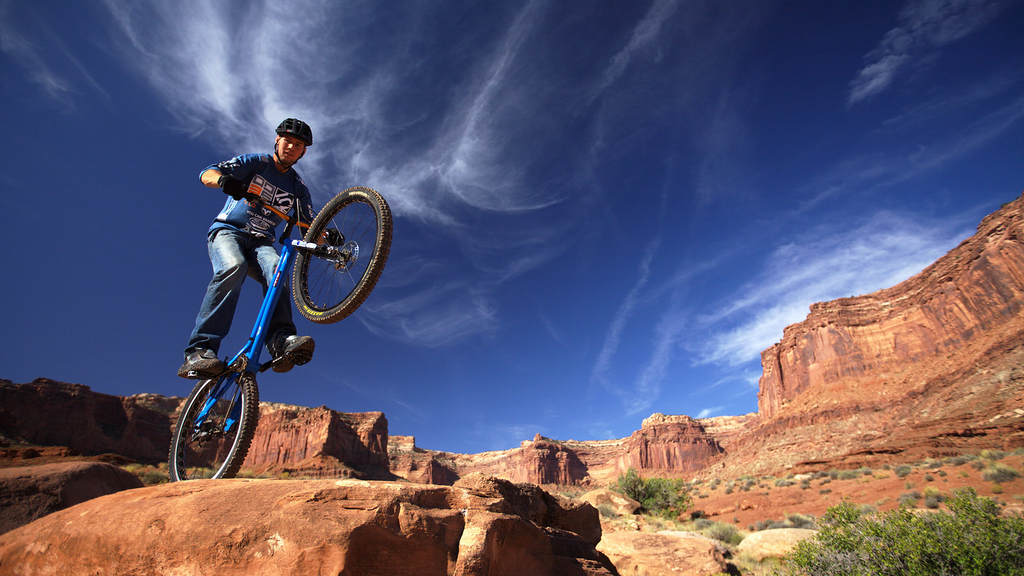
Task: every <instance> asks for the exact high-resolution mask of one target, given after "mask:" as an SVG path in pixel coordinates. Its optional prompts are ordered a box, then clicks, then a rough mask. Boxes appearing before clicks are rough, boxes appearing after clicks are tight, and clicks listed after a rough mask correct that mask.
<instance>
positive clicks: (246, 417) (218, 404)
mask: <svg viewBox="0 0 1024 576" xmlns="http://www.w3.org/2000/svg"><path fill="white" fill-rule="evenodd" d="M223 379H233V380H232V381H231V383H230V385H229V386H228V389H227V391H226V393H224V394H222V395H221V397H220V399H219V400H217V401H215V403H214V405H213V408H212V409H211V410H210V411H209V413H208V414H207V416H206V418H205V419H204V420H203V421H202V422H197V418H198V417H199V414H200V413H201V412H202V410H203V407H204V406H205V405H206V404H207V402H208V400H209V399H210V395H211V394H212V393H213V392H214V390H215V389H216V386H217V384H218V383H219V382H221V381H222V380H223ZM232 399H235V401H236V402H241V407H240V410H238V411H237V414H236V415H237V416H239V419H238V420H237V421H236V422H234V424H233V426H232V429H231V430H230V431H228V432H227V433H225V432H224V427H225V421H226V419H227V418H229V417H230V416H231V414H230V412H231V407H232V404H231V403H232ZM259 418H260V398H259V389H258V388H257V387H256V377H255V376H254V375H253V374H252V373H250V372H243V373H241V374H237V375H236V374H234V373H229V374H227V375H224V376H221V377H219V378H213V379H210V380H201V381H200V382H199V383H198V384H196V386H195V388H193V390H192V393H191V394H190V395H189V397H188V399H187V400H185V403H184V404H183V405H182V408H181V412H180V413H179V415H178V421H177V423H176V424H175V426H174V434H173V436H172V437H171V450H170V454H169V458H168V471H169V475H170V479H171V482H176V481H178V480H195V479H200V478H233V477H234V476H235V474H237V473H238V469H239V468H241V467H242V462H243V461H244V460H245V456H246V454H248V452H249V446H250V445H251V444H252V438H253V435H254V434H255V433H256V425H257V423H258V422H259Z"/></svg>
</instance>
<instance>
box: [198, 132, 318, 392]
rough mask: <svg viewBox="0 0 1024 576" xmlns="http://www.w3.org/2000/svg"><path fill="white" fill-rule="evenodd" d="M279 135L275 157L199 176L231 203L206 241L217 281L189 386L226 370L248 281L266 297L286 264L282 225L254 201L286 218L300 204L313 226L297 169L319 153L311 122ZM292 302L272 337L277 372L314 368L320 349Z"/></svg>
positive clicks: (205, 307)
mask: <svg viewBox="0 0 1024 576" xmlns="http://www.w3.org/2000/svg"><path fill="white" fill-rule="evenodd" d="M276 132H277V139H276V140H275V141H274V153H273V154H272V155H271V154H244V155H241V156H236V157H235V158H232V159H230V160H226V161H224V162H220V163H219V164H212V165H210V166H208V167H207V168H205V169H204V170H203V171H202V172H201V173H200V175H199V178H200V180H201V181H202V183H203V184H204V185H206V186H207V187H210V188H221V189H222V190H223V191H224V193H225V194H227V195H228V196H230V198H228V199H227V201H226V202H225V204H224V208H222V209H221V211H220V213H219V214H217V217H216V218H215V219H214V221H213V225H212V226H211V227H210V230H209V232H208V234H207V238H208V247H209V252H210V261H211V262H212V263H213V279H212V280H210V284H209V286H208V287H207V289H206V296H205V297H204V299H203V304H202V307H200V309H199V314H198V316H196V327H195V329H194V330H193V331H192V335H191V337H190V338H189V341H188V346H187V347H186V348H185V362H184V364H182V365H181V368H179V369H178V376H181V377H182V378H191V379H201V378H212V377H213V376H216V375H217V374H219V373H221V372H223V371H224V370H225V369H226V367H225V365H224V362H223V361H222V360H220V359H219V358H218V357H217V350H218V349H219V348H220V342H221V339H223V338H224V336H226V335H227V333H228V330H229V329H230V328H231V320H232V318H233V317H234V314H235V305H236V304H237V303H238V296H239V294H240V293H241V290H242V283H243V282H244V281H245V277H246V275H249V276H252V277H253V278H255V279H256V280H257V281H259V283H260V284H261V285H262V286H263V292H264V294H266V291H267V285H268V283H269V282H270V281H271V279H272V278H273V276H274V271H275V269H276V268H277V263H278V260H279V259H280V256H279V255H278V253H277V250H276V249H275V248H274V234H275V232H276V229H277V225H278V224H280V223H281V221H282V218H281V217H280V216H278V215H276V214H274V213H273V212H272V211H271V210H268V209H267V208H266V207H265V206H263V205H255V203H250V202H247V201H246V199H247V197H248V198H252V195H253V194H255V195H257V196H259V197H260V199H262V202H263V204H266V205H270V206H273V207H275V208H277V209H278V210H279V211H281V212H284V213H290V212H291V211H292V208H293V206H294V205H295V202H298V203H299V218H300V221H302V222H307V223H308V222H310V221H312V219H313V217H314V212H313V209H312V203H311V199H310V195H309V189H308V188H306V184H305V182H303V181H302V178H300V177H299V174H298V173H297V172H296V171H295V168H294V167H293V166H294V164H295V163H296V162H298V160H299V159H300V158H302V156H303V154H305V153H306V148H307V147H308V146H312V145H313V131H312V130H311V129H310V127H309V125H308V124H306V123H305V122H303V121H301V120H297V119H295V118H288V119H286V120H284V121H283V122H281V124H280V125H279V126H278V127H277V130H276ZM285 292H287V290H285ZM288 300H289V298H287V297H286V296H282V297H281V298H280V299H279V300H278V302H277V307H276V308H275V309H274V311H273V314H272V316H271V320H270V326H269V327H268V329H267V340H266V342H267V350H269V351H270V354H271V356H272V357H273V359H274V361H275V364H274V371H275V372H287V371H289V370H291V369H292V366H294V365H302V364H305V363H306V362H309V361H310V359H312V357H313V350H314V348H315V346H316V343H315V342H314V341H313V339H312V338H311V337H309V336H297V335H296V331H295V323H294V322H292V310H291V305H290V304H289V303H288Z"/></svg>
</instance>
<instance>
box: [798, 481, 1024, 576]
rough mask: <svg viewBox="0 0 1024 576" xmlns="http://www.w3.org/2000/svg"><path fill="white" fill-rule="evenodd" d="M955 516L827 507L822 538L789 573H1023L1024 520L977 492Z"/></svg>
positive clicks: (802, 551)
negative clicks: (875, 513) (869, 513)
mask: <svg viewBox="0 0 1024 576" xmlns="http://www.w3.org/2000/svg"><path fill="white" fill-rule="evenodd" d="M948 507H949V510H950V511H949V513H947V512H941V511H940V512H935V513H931V514H915V513H913V512H910V511H908V510H894V511H891V512H888V513H886V514H883V515H881V516H867V515H864V514H862V513H861V511H860V510H859V509H858V508H857V507H856V506H854V505H853V504H851V503H849V502H843V503H841V504H839V505H837V506H834V507H832V508H829V510H828V512H826V514H825V516H824V517H823V518H822V520H821V522H820V523H819V528H818V530H819V532H818V534H817V535H816V536H815V537H813V538H809V539H807V540H804V541H802V542H800V543H799V544H797V545H796V548H795V549H794V551H793V554H792V555H791V556H790V557H789V560H788V565H787V568H786V569H787V570H788V574H792V575H797V574H799V575H804V576H852V575H860V574H877V575H881V576H890V575H892V576H896V575H899V576H926V575H927V576H931V575H934V574H962V575H970V576H987V575H1006V576H1022V575H1024V518H1022V517H1020V516H1011V517H1001V516H1000V514H999V507H998V505H997V504H996V503H995V502H993V501H991V500H989V499H987V498H980V497H978V496H977V495H976V494H975V492H974V491H973V490H971V489H967V490H964V491H961V492H958V493H957V494H956V495H955V496H953V497H952V498H950V500H949V501H948Z"/></svg>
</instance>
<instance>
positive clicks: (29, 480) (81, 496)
mask: <svg viewBox="0 0 1024 576" xmlns="http://www.w3.org/2000/svg"><path fill="white" fill-rule="evenodd" d="M131 488H142V481H140V480H139V479H138V478H137V477H136V476H135V475H134V474H132V473H131V472H127V471H125V470H122V469H121V468H118V467H117V466H112V465H110V464H104V463H102V462H67V463H59V464H44V465H41V466H22V467H17V468H0V533H3V532H8V531H10V530H13V529H15V528H18V527H19V526H23V525H25V524H28V523H29V522H32V521H33V520H37V519H39V518H42V517H43V516H46V515H47V514H50V513H52V512H56V511H57V510H63V509H64V508H68V507H71V506H74V505H76V504H81V503H82V502H85V501H87V500H91V499H93V498H97V497H99V496H106V495H107V494H113V493H115V492H120V491H122V490H128V489H131Z"/></svg>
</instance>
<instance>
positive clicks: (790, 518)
mask: <svg viewBox="0 0 1024 576" xmlns="http://www.w3.org/2000/svg"><path fill="white" fill-rule="evenodd" d="M786 523H787V524H789V526H790V527H792V528H810V529H811V530H814V529H816V528H817V527H818V520H817V518H815V517H814V515H813V514H786Z"/></svg>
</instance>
